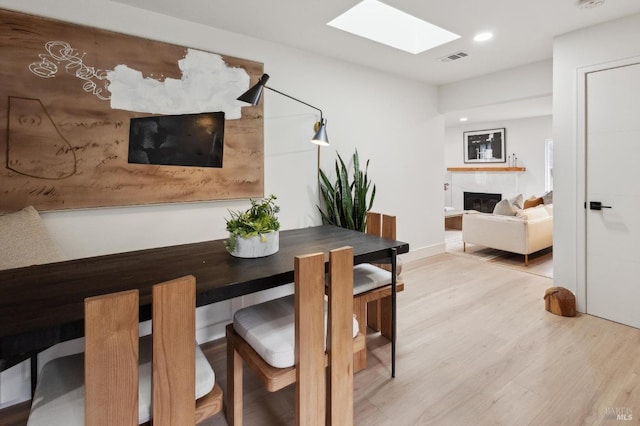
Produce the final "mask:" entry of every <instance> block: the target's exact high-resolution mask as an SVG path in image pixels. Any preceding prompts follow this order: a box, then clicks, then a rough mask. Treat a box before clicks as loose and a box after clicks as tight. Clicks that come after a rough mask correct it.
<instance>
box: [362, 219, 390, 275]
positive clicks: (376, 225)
mask: <svg viewBox="0 0 640 426" xmlns="http://www.w3.org/2000/svg"><path fill="white" fill-rule="evenodd" d="M366 233H367V234H370V235H375V236H377V237H382V238H387V239H389V240H395V239H396V217H395V216H390V215H386V214H381V213H375V212H367V224H366ZM374 265H376V266H378V267H380V268H382V269H385V270H387V271H391V265H389V264H384V263H383V264H378V263H375V264H374Z"/></svg>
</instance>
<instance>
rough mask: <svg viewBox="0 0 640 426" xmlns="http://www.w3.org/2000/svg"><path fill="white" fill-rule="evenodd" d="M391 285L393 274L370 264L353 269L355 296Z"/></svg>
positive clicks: (362, 264) (363, 264)
mask: <svg viewBox="0 0 640 426" xmlns="http://www.w3.org/2000/svg"><path fill="white" fill-rule="evenodd" d="M389 284H391V272H389V271H387V270H385V269H382V268H379V267H377V266H375V265H371V264H370V263H361V264H359V265H356V266H354V267H353V294H354V295H358V294H361V293H364V292H366V291H369V290H373V289H374V288H379V287H384V286H385V285H389Z"/></svg>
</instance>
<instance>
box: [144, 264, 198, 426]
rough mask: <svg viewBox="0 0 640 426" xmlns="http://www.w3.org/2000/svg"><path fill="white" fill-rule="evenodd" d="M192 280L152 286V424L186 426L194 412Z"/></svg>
mask: <svg viewBox="0 0 640 426" xmlns="http://www.w3.org/2000/svg"><path fill="white" fill-rule="evenodd" d="M195 309H196V279H195V278H194V277H193V276H186V277H182V278H178V279H175V280H172V281H167V282H165V283H162V284H156V285H154V286H153V313H152V315H153V317H152V318H153V320H152V333H153V356H152V365H153V367H152V369H153V380H152V383H153V399H152V406H153V423H154V424H155V425H189V424H193V423H194V419H195V410H196V394H195V388H196V385H195V380H196V366H195V350H194V345H195V336H196V317H195V315H196V311H195Z"/></svg>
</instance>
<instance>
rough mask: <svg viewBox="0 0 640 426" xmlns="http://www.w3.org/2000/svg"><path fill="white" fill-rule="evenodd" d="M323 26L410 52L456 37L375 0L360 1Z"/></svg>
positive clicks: (420, 51)
mask: <svg viewBox="0 0 640 426" xmlns="http://www.w3.org/2000/svg"><path fill="white" fill-rule="evenodd" d="M327 25H329V26H331V27H334V28H338V29H340V30H343V31H346V32H349V33H351V34H355V35H357V36H360V37H364V38H368V39H369V40H373V41H376V42H378V43H382V44H385V45H387V46H391V47H394V48H396V49H400V50H403V51H405V52H409V53H413V54H414V55H416V54H418V53H422V52H424V51H426V50H429V49H433V48H434V47H437V46H440V45H442V44H445V43H449V42H450V41H453V40H455V39H458V38H460V36H459V35H458V34H454V33H452V32H450V31H447V30H445V29H442V28H440V27H438V26H436V25H433V24H430V23H429V22H426V21H423V20H422V19H419V18H416V17H415V16H413V15H409V14H408V13H406V12H403V11H401V10H399V9H396V8H394V7H391V6H388V5H386V4H384V3H381V2H379V1H377V0H363V1H362V2H360V3H358V4H357V5H355V6H353V7H352V8H351V9H349V10H347V11H346V12H344V13H343V14H342V15H340V16H338V17H337V18H335V19H333V20H332V21H330V22H329V23H327Z"/></svg>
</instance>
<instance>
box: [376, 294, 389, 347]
mask: <svg viewBox="0 0 640 426" xmlns="http://www.w3.org/2000/svg"><path fill="white" fill-rule="evenodd" d="M379 303H380V334H382V335H383V336H384V337H386V338H387V339H389V340H391V296H387V297H383V298H382V299H380V300H379Z"/></svg>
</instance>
